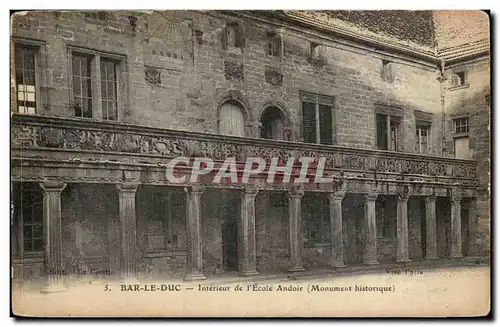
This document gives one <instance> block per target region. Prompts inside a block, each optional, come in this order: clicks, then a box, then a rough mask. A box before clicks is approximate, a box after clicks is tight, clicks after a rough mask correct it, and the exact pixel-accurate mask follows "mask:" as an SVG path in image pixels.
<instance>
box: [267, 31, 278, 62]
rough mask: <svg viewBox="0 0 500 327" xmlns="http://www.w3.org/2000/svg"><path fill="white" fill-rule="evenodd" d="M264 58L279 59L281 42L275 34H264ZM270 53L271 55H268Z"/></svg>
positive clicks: (269, 32) (268, 32) (270, 32)
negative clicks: (265, 37)
mask: <svg viewBox="0 0 500 327" xmlns="http://www.w3.org/2000/svg"><path fill="white" fill-rule="evenodd" d="M266 36H267V39H266V56H267V57H269V58H281V57H282V55H281V52H282V50H281V49H282V44H281V43H282V42H281V36H280V34H279V33H277V32H273V31H267V33H266ZM269 52H271V53H269Z"/></svg>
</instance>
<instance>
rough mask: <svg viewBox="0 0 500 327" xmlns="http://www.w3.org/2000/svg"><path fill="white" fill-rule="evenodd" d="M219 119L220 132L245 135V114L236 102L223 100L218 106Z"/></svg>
mask: <svg viewBox="0 0 500 327" xmlns="http://www.w3.org/2000/svg"><path fill="white" fill-rule="evenodd" d="M219 119H220V120H219V133H220V134H223V135H234V136H245V116H244V115H243V109H242V108H241V105H240V104H239V103H238V102H236V101H227V102H225V103H224V104H223V105H222V106H221V108H220V111H219Z"/></svg>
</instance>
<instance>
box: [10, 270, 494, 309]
mask: <svg viewBox="0 0 500 327" xmlns="http://www.w3.org/2000/svg"><path fill="white" fill-rule="evenodd" d="M135 285H138V286H135ZM176 289H177V290H176ZM12 304H13V312H14V313H15V314H19V315H25V316H66V317H67V316H72V317H76V316H87V317H88V316H95V317H97V316H126V317H132V316H138V317H180V316H182V317H186V316H191V317H238V316H264V317H269V316H280V317H311V316H314V317H349V316H351V317H352V316H354V317H365V316H366V317H373V316H378V317H386V316H389V317H390V316H409V317H418V316H440V317H444V316H483V315H486V314H487V313H488V312H489V310H490V267H489V266H485V265H474V266H462V267H454V266H453V265H448V266H446V265H445V266H441V267H440V268H430V267H425V266H422V267H420V268H419V267H418V265H413V266H411V265H410V266H399V267H398V266H395V265H392V266H387V267H385V268H384V269H383V270H381V269H380V268H378V269H377V270H375V271H374V270H373V269H361V270H356V271H348V270H346V271H345V272H343V273H329V274H319V273H318V274H313V275H297V276H291V275H289V274H282V275H275V276H258V277H254V278H250V279H245V280H242V279H241V277H239V278H238V277H236V276H222V277H220V276H219V277H218V278H212V279H208V280H204V281H194V282H181V281H179V280H163V281H159V280H148V281H141V282H128V283H124V282H119V281H111V280H101V281H93V282H90V283H89V282H85V283H83V282H79V283H74V284H72V285H70V287H69V288H68V291H66V292H62V293H51V294H42V293H40V292H39V290H36V289H31V290H30V289H25V290H24V291H21V290H20V289H19V288H17V287H15V288H14V290H13V302H12Z"/></svg>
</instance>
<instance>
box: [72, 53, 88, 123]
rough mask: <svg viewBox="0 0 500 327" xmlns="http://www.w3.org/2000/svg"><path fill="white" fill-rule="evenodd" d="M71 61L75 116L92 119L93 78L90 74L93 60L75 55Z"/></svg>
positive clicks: (85, 56)
mask: <svg viewBox="0 0 500 327" xmlns="http://www.w3.org/2000/svg"><path fill="white" fill-rule="evenodd" d="M71 59H72V65H71V69H72V70H71V72H72V79H73V108H74V109H75V116H76V117H84V118H92V105H93V103H92V77H91V74H90V70H91V65H92V58H91V57H90V56H87V55H82V54H73V56H72V58H71Z"/></svg>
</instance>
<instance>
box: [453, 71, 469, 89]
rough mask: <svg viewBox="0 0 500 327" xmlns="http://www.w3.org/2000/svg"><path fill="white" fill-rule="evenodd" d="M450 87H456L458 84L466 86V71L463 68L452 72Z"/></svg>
mask: <svg viewBox="0 0 500 327" xmlns="http://www.w3.org/2000/svg"><path fill="white" fill-rule="evenodd" d="M450 83H451V87H452V88H453V87H458V86H466V85H468V82H467V72H466V71H465V70H463V71H457V72H454V73H453V74H452V76H451V81H450Z"/></svg>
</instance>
